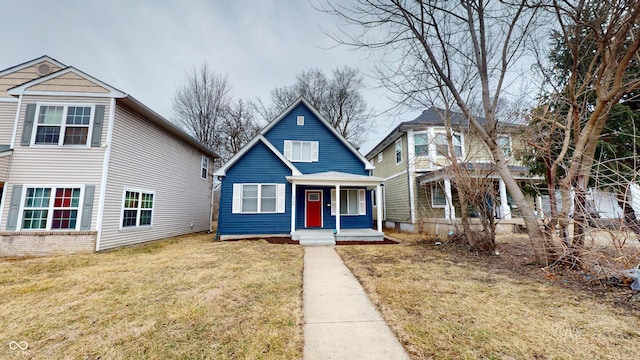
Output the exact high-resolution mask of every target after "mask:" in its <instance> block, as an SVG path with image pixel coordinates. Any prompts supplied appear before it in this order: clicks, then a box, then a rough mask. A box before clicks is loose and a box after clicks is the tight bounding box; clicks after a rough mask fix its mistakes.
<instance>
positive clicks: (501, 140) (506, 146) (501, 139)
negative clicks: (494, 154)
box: [498, 135, 512, 158]
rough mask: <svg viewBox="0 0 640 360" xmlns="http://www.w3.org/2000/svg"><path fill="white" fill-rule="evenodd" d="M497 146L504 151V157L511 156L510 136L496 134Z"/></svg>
mask: <svg viewBox="0 0 640 360" xmlns="http://www.w3.org/2000/svg"><path fill="white" fill-rule="evenodd" d="M498 146H499V147H501V148H502V151H504V156H505V157H507V158H508V157H510V156H511V150H512V149H511V136H509V135H498Z"/></svg>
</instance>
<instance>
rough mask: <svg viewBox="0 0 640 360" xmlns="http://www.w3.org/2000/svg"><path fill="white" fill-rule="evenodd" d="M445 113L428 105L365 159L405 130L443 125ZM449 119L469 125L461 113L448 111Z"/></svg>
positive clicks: (454, 123) (506, 125)
mask: <svg viewBox="0 0 640 360" xmlns="http://www.w3.org/2000/svg"><path fill="white" fill-rule="evenodd" d="M446 113H447V111H446V110H445V109H440V108H437V107H430V108H429V109H427V110H424V111H423V112H422V113H421V114H420V115H418V117H416V118H415V119H413V120H411V121H405V122H401V123H400V124H399V125H398V126H396V128H395V129H393V130H392V131H391V132H390V133H389V134H388V135H387V136H386V137H385V138H384V139H382V140H381V141H380V142H379V143H378V144H377V145H376V146H374V147H373V149H371V150H370V151H369V152H368V153H367V155H366V158H367V159H371V158H373V157H374V156H376V155H377V154H378V153H379V152H380V151H382V150H384V149H385V148H386V147H387V146H389V145H390V144H392V143H393V142H395V141H396V140H397V139H398V138H399V137H400V136H402V134H403V133H405V132H407V130H424V129H425V128H426V127H430V126H445V122H444V116H445V114H446ZM475 119H476V120H477V121H478V122H479V123H480V124H481V125H484V124H486V121H487V120H486V119H485V118H483V117H479V116H478V117H475ZM449 121H450V124H451V126H452V127H453V128H462V127H469V120H468V119H467V117H466V116H465V115H464V114H463V113H459V112H455V111H449ZM498 126H499V127H502V128H516V127H520V126H521V125H519V124H515V123H509V122H505V121H498Z"/></svg>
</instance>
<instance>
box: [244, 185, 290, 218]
mask: <svg viewBox="0 0 640 360" xmlns="http://www.w3.org/2000/svg"><path fill="white" fill-rule="evenodd" d="M284 195H285V184H234V185H233V204H232V207H233V209H232V210H233V213H243V214H261V213H283V212H284V200H285V198H284Z"/></svg>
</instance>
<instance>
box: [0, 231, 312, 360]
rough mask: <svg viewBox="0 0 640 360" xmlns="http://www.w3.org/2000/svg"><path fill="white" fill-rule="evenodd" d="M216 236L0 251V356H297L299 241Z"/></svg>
mask: <svg viewBox="0 0 640 360" xmlns="http://www.w3.org/2000/svg"><path fill="white" fill-rule="evenodd" d="M211 238H212V237H211V235H195V236H184V237H178V238H172V239H168V240H164V241H160V242H155V243H153V244H148V245H144V246H136V247H131V248H126V249H121V250H116V251H111V252H108V253H102V254H87V255H71V256H58V257H47V258H30V259H18V260H9V259H4V260H0V287H1V288H2V291H1V292H0V303H1V304H2V306H0V324H1V326H2V331H1V332H0V345H1V346H0V359H6V358H24V357H27V358H38V359H44V358H60V359H62V358H73V359H76V358H77V359H98V358H100V359H133V358H148V359H169V358H189V359H199V358H215V359H238V358H239V359H260V358H264V359H273V358H281V359H294V358H301V357H302V346H303V337H302V326H301V324H302V311H301V309H302V295H301V294H302V266H303V263H302V261H303V249H302V248H301V247H299V246H287V245H272V244H268V243H267V242H266V241H262V240H261V241H239V242H213V241H211ZM11 341H26V342H27V343H28V344H29V348H28V349H27V350H26V351H22V350H11V349H10V348H9V343H10V342H11Z"/></svg>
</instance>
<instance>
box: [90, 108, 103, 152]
mask: <svg viewBox="0 0 640 360" xmlns="http://www.w3.org/2000/svg"><path fill="white" fill-rule="evenodd" d="M94 111H95V114H94V115H93V130H91V147H99V146H100V143H101V142H102V124H103V123H104V105H96V108H95V110H94Z"/></svg>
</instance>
